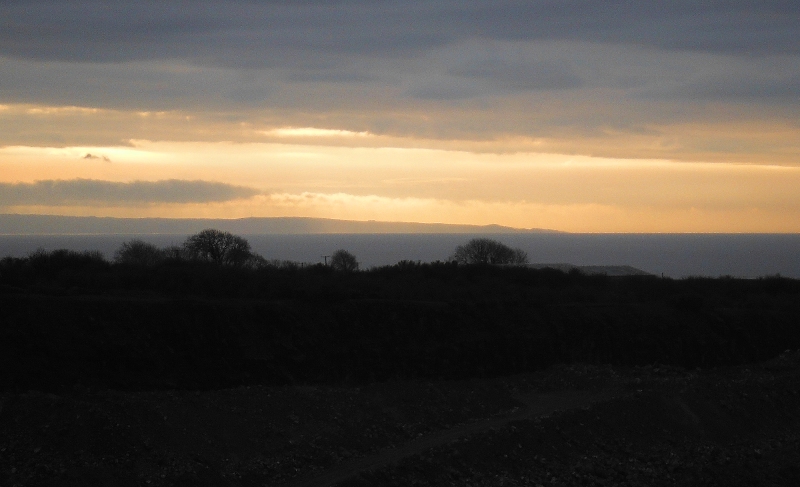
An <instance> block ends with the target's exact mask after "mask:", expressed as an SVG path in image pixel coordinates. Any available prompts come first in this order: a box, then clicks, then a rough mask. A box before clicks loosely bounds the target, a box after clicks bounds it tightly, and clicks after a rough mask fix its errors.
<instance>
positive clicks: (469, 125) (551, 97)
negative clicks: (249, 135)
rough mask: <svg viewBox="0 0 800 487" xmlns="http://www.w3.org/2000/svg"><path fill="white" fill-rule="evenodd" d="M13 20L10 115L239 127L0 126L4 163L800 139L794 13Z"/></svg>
mask: <svg viewBox="0 0 800 487" xmlns="http://www.w3.org/2000/svg"><path fill="white" fill-rule="evenodd" d="M0 19H2V20H0V104H3V103H6V104H14V103H21V104H31V105H41V104H45V105H53V106H64V105H67V106H69V105H77V106H85V107H97V108H109V109H119V110H130V111H167V110H173V111H175V112H179V113H181V114H182V115H198V114H199V113H200V112H203V115H205V116H206V118H205V119H211V118H213V119H214V120H215V122H218V123H219V124H224V123H227V124H228V128H227V129H226V130H225V131H219V130H217V126H215V127H214V129H213V130H209V129H208V128H206V130H205V131H202V132H201V131H199V130H198V127H197V126H196V125H190V124H188V123H187V124H183V125H182V124H180V123H171V124H170V125H169V126H156V125H155V122H149V121H148V120H149V119H148V120H145V119H143V120H142V121H140V122H136V123H135V124H132V125H128V127H129V128H128V131H127V132H126V131H124V130H123V131H119V132H118V133H119V135H115V134H108V133H106V132H108V131H107V130H103V131H102V133H101V131H94V132H83V133H82V134H80V136H78V135H69V136H67V135H65V134H64V129H63V128H59V127H54V128H51V127H50V126H45V125H38V126H33V125H32V126H31V128H24V127H23V128H20V127H21V125H20V123H19V122H20V120H19V117H17V118H16V119H15V120H11V121H4V119H3V116H2V115H0V128H5V132H4V133H5V135H4V136H3V137H0V145H2V144H4V143H5V144H10V145H13V144H14V143H15V141H14V140H10V141H7V142H6V139H8V138H9V137H10V136H9V135H8V134H16V135H13V138H14V139H15V140H16V141H17V142H16V143H23V142H24V143H32V144H43V145H47V144H70V143H75V141H79V142H80V143H85V144H91V143H107V142H108V141H109V140H110V141H114V142H116V143H118V141H120V140H127V139H130V138H135V137H137V136H143V137H147V138H152V137H151V136H150V134H152V133H163V134H164V135H163V139H164V140H165V139H169V138H171V139H170V140H188V139H191V138H192V137H195V140H197V139H208V138H213V137H215V136H216V137H219V138H220V139H219V140H233V139H236V137H232V136H231V134H230V133H229V132H230V131H231V130H233V128H235V127H239V124H241V126H242V127H244V126H249V127H255V129H259V128H262V129H269V128H271V127H274V126H286V125H292V126H314V127H321V128H334V129H347V130H353V131H369V132H372V133H376V134H380V135H391V136H399V137H408V136H410V137H416V138H432V139H447V140H488V139H493V138H494V139H502V138H513V137H518V136H522V137H528V138H531V139H539V138H550V139H558V140H563V141H567V142H566V143H565V144H566V145H565V147H567V150H570V149H569V147H570V144H571V142H570V141H571V140H576V139H579V138H581V137H584V138H585V137H596V138H603V137H607V134H609V133H613V134H620V133H624V134H625V135H635V136H639V135H641V134H642V133H644V132H645V131H650V132H651V133H652V134H653V136H652V138H651V139H649V140H647V141H643V142H642V146H643V147H666V146H670V147H675V148H676V149H675V151H683V152H692V151H694V148H693V147H692V144H691V143H688V142H687V141H686V140H680V141H677V142H675V141H673V140H668V139H669V136H668V135H664V136H662V137H659V136H658V133H659V132H661V133H665V134H669V133H673V132H674V131H672V130H664V128H665V127H666V128H667V129H669V128H670V127H671V126H674V125H680V124H706V125H713V124H716V123H720V121H725V122H727V121H735V122H741V123H751V124H752V125H753V126H773V125H774V124H779V125H780V124H784V125H786V126H790V127H791V130H789V129H787V133H788V132H790V131H792V130H795V129H796V128H798V122H797V120H800V89H799V88H798V86H800V82H799V81H800V2H798V1H797V0H789V1H777V0H750V1H742V0H740V1H724V0H718V1H713V2H700V1H697V0H651V1H644V0H642V1H633V0H618V1H587V0H494V1H487V0H424V1H423V0H402V1H401V0H372V1H367V0H325V1H322V0H319V1H296V0H282V1H263V2H255V1H245V0H241V1H220V0H216V1H211V0H197V1H192V2H175V1H159V2H155V1H147V0H145V1H140V2H127V1H126V2H123V1H121V0H110V1H102V2H101V1H86V0H84V1H81V0H77V1H70V2H64V1H54V0H25V1H9V0H6V1H4V2H0ZM698 102H700V103H698ZM705 103H707V104H706V105H705V106H701V105H703V104H705ZM732 113H736V117H738V118H736V119H735V120H733V119H732V118H731V114H732ZM86 118H88V117H86ZM27 122H28V120H27V119H26V123H27ZM31 123H32V124H33V122H31ZM36 123H41V124H46V123H48V122H47V121H46V120H44V117H42V121H41V122H36ZM6 126H7V128H6ZM23 129H24V130H23ZM181 130H183V133H180V134H178V133H177V132H180V131H181ZM173 133H174V134H175V135H172V134H173ZM87 134H89V135H87ZM136 134H146V135H136ZM92 137H94V139H92ZM713 137H714V135H713V134H712V135H709V138H713ZM156 138H159V137H156ZM35 139H41V140H39V141H38V142H37V141H36V140H35ZM90 139H91V140H90ZM160 140H161V139H160ZM237 140H238V139H237ZM711 142H712V143H711V144H710V145H714V146H715V147H723V146H726V145H725V144H727V142H725V141H724V140H720V141H711ZM769 143H770V144H771V145H772V149H774V150H775V151H778V152H780V153H783V154H788V153H791V154H794V153H795V152H796V143H794V142H792V141H789V142H785V143H784V142H780V143H776V142H772V141H770V142H769ZM614 145H618V144H614ZM603 147H608V144H603ZM575 150H576V151H579V152H581V153H584V154H589V153H591V154H598V153H602V154H605V155H615V154H616V153H615V151H614V150H613V149H612V150H605V149H603V150H602V151H598V150H597V149H582V148H581V149H575ZM715 150H716V149H715ZM762 152H763V151H762ZM620 155H621V156H630V155H631V153H628V154H620ZM639 155H641V153H639ZM656 155H658V156H659V157H661V156H666V157H670V156H671V155H670V153H669V151H666V150H665V151H663V152H657V154H656ZM703 157H706V155H704V156H703Z"/></svg>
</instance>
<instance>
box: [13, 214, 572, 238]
mask: <svg viewBox="0 0 800 487" xmlns="http://www.w3.org/2000/svg"><path fill="white" fill-rule="evenodd" d="M205 228H216V229H219V230H223V231H226V232H231V233H236V234H241V235H256V234H286V235H291V234H295V235H296V234H324V233H331V234H334V233H350V234H376V233H455V234H458V233H464V234H502V233H562V232H558V231H556V230H546V229H539V228H512V227H505V226H501V225H458V224H447V223H413V222H382V221H374V220H370V221H354V220H335V219H328V218H303V217H267V218H236V219H223V218H217V219H206V218H113V217H92V216H59V215H17V214H0V235H109V234H131V235H133V234H136V235H141V234H191V233H195V232H198V231H200V230H203V229H205Z"/></svg>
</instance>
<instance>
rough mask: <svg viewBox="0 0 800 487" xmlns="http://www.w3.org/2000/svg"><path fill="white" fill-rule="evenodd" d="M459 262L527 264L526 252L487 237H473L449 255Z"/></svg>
mask: <svg viewBox="0 0 800 487" xmlns="http://www.w3.org/2000/svg"><path fill="white" fill-rule="evenodd" d="M450 259H451V260H454V261H456V262H458V263H459V264H527V263H528V254H526V253H525V252H524V251H523V250H522V249H512V248H511V247H509V246H507V245H505V244H503V243H500V242H498V241H496V240H492V239H489V238H473V239H472V240H470V241H469V242H467V243H466V244H464V245H459V246H458V247H456V250H455V252H453V255H452V256H451V257H450Z"/></svg>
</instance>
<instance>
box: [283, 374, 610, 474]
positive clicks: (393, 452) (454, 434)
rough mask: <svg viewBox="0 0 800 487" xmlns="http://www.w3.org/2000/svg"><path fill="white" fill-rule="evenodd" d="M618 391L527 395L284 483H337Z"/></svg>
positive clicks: (578, 405) (573, 407)
mask: <svg viewBox="0 0 800 487" xmlns="http://www.w3.org/2000/svg"><path fill="white" fill-rule="evenodd" d="M620 393H621V391H617V390H603V391H598V392H595V391H576V390H570V391H560V392H552V393H549V394H528V395H526V396H525V397H520V398H519V399H520V400H521V401H522V402H523V403H524V404H525V406H524V407H521V408H514V410H512V411H511V412H510V413H509V414H503V415H498V416H496V417H492V418H487V419H485V420H481V421H475V422H473V423H469V424H464V425H460V426H455V427H453V428H450V429H447V430H443V431H439V432H436V433H433V434H430V435H427V436H423V437H420V438H418V439H415V440H411V441H409V442H408V443H405V444H403V445H401V446H398V447H395V448H391V449H388V450H385V451H382V452H379V453H377V454H374V455H371V456H368V457H364V458H358V459H354V460H351V461H348V462H345V463H343V464H341V465H338V466H337V467H335V468H332V469H331V470H329V471H326V472H324V473H322V474H320V475H314V476H312V477H309V478H303V479H298V480H297V481H295V482H291V483H289V484H287V485H288V486H290V487H327V486H332V485H336V484H338V483H340V482H343V481H344V480H347V479H348V478H350V477H353V476H355V475H357V474H360V473H363V472H369V471H372V470H375V469H378V468H381V467H383V466H386V465H390V464H394V463H398V462H399V461H401V460H402V459H404V458H408V457H411V456H413V455H418V454H420V453H423V452H424V451H426V450H429V449H431V448H434V447H437V446H441V445H446V444H448V443H451V442H453V441H456V440H459V439H461V438H465V437H469V436H471V435H473V434H476V433H480V432H482V431H487V430H491V429H494V428H501V427H503V426H506V425H508V424H509V423H511V422H513V421H521V420H525V419H533V418H541V417H546V416H549V415H550V414H552V413H554V412H556V411H567V410H572V409H578V408H584V407H589V406H591V405H592V404H595V403H598V402H602V401H607V400H610V399H612V398H614V397H618V396H619V394H620Z"/></svg>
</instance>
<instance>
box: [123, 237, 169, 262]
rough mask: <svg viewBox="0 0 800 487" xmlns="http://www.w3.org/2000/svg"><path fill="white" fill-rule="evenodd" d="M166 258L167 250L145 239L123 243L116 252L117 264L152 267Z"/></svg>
mask: <svg viewBox="0 0 800 487" xmlns="http://www.w3.org/2000/svg"><path fill="white" fill-rule="evenodd" d="M165 258H166V255H165V252H164V251H163V250H161V249H159V248H158V247H156V246H155V245H153V244H151V243H149V242H145V241H143V240H138V239H134V240H130V241H128V242H125V243H123V244H122V245H121V246H120V248H119V249H117V251H116V253H115V254H114V262H116V263H117V264H124V265H133V266H141V267H152V266H154V265H156V264H158V263H160V262H162V261H163V260H164V259H165Z"/></svg>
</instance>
